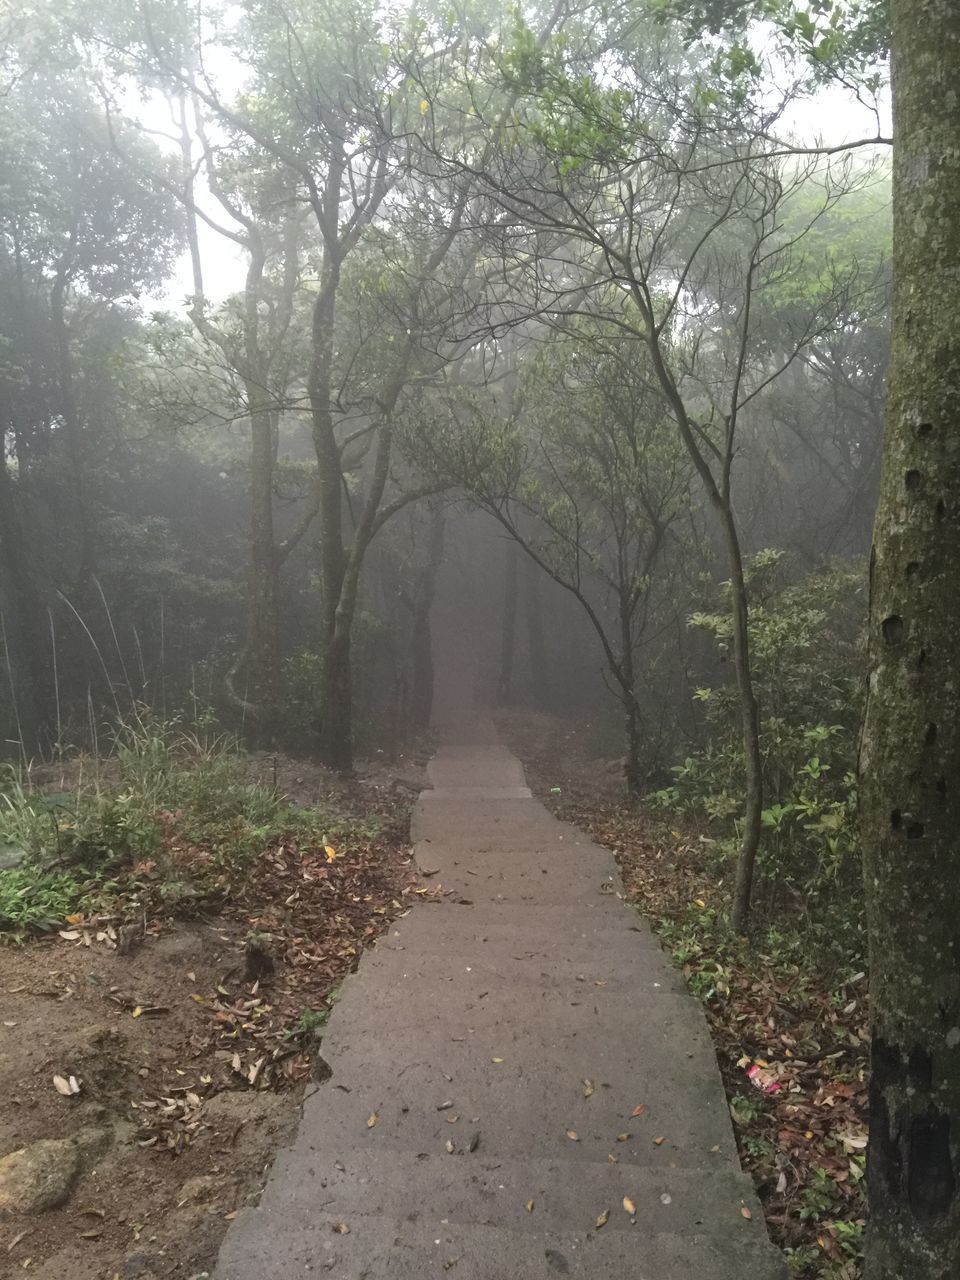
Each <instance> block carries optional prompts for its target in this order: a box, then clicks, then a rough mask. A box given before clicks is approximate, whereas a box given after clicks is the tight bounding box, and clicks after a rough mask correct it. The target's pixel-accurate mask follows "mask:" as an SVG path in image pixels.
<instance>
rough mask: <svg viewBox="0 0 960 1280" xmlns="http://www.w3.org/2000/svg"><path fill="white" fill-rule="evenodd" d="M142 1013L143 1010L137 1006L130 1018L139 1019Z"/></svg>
mask: <svg viewBox="0 0 960 1280" xmlns="http://www.w3.org/2000/svg"><path fill="white" fill-rule="evenodd" d="M142 1013H143V1010H142V1009H141V1008H140V1006H139V1005H137V1007H136V1008H135V1009H134V1011H133V1013H132V1014H131V1015H130V1016H131V1018H139V1017H140V1015H141V1014H142Z"/></svg>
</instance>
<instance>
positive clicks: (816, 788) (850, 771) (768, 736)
mask: <svg viewBox="0 0 960 1280" xmlns="http://www.w3.org/2000/svg"><path fill="white" fill-rule="evenodd" d="M784 569H785V566H784V561H783V558H782V556H780V554H779V553H776V552H770V551H767V552H763V553H761V554H760V555H758V556H756V557H754V559H753V562H752V564H751V566H750V571H749V589H750V593H751V598H752V608H751V616H750V639H751V644H752V650H753V655H754V672H755V679H756V687H757V693H758V698H759V703H760V709H761V739H762V745H763V771H764V789H765V795H766V808H765V809H764V812H763V826H764V840H763V845H762V851H761V855H760V867H761V871H762V874H763V876H764V877H765V879H766V881H767V882H768V884H769V885H775V886H776V893H777V895H778V896H780V897H781V898H782V895H783V894H784V893H789V892H793V893H796V894H798V895H802V899H803V901H804V902H805V903H806V904H807V907H808V908H812V906H813V902H812V900H813V899H815V898H817V897H818V896H819V895H824V896H825V897H829V893H830V891H831V890H832V889H833V888H835V887H836V885H837V884H838V883H839V882H845V881H849V880H851V879H852V878H853V877H855V876H856V874H857V852H858V847H857V834H856V783H855V777H854V771H855V757H856V743H857V732H858V726H859V718H860V709H861V705H862V681H861V676H860V663H861V640H860V631H861V623H862V618H863V613H864V610H865V595H866V590H865V582H864V577H863V575H862V573H861V572H860V571H859V570H858V569H856V568H850V567H846V566H837V567H835V568H832V569H829V570H825V571H823V572H820V573H817V574H812V575H810V576H808V577H806V578H804V579H802V580H801V581H800V582H799V583H796V584H792V585H785V584H784V581H783V578H784ZM690 623H691V626H693V627H695V628H697V629H699V630H700V631H703V632H705V633H706V634H707V635H709V636H710V637H711V638H712V640H713V643H714V647H715V651H716V654H717V657H718V658H719V660H720V662H719V664H718V669H717V674H718V675H719V673H720V670H721V669H722V666H724V665H726V664H727V662H728V660H729V657H730V644H731V623H730V617H729V614H728V613H726V612H700V613H696V614H694V615H693V616H692V617H691V619H690ZM695 696H696V699H697V701H698V703H699V705H700V706H701V707H702V709H703V714H704V722H705V723H704V730H705V744H704V746H703V747H702V748H701V749H700V750H697V751H696V752H693V753H691V754H690V755H688V756H687V758H686V759H685V760H683V761H682V763H680V764H678V765H676V766H675V767H674V768H673V770H672V772H673V778H674V780H673V783H672V785H670V786H668V787H665V788H662V789H661V790H660V791H658V792H656V793H655V796H654V797H653V798H654V800H655V802H656V803H657V804H659V805H661V806H663V807H667V808H674V809H677V810H679V811H681V812H685V813H691V814H693V813H699V814H704V815H706V817H707V818H708V820H709V821H710V823H711V824H712V825H714V826H715V827H717V828H718V829H719V831H720V837H719V840H718V843H717V846H716V849H717V853H718V856H720V857H723V856H725V855H726V854H727V853H728V852H732V850H733V848H734V847H735V844H736V827H737V820H738V817H739V814H740V812H741V808H742V795H743V785H744V770H743V755H742V748H741V743H740V725H739V711H738V706H737V695H736V690H735V688H734V686H733V683H732V680H722V679H717V680H714V681H713V682H711V683H710V684H708V685H705V686H704V687H702V688H700V689H698V690H697V691H696V695H695Z"/></svg>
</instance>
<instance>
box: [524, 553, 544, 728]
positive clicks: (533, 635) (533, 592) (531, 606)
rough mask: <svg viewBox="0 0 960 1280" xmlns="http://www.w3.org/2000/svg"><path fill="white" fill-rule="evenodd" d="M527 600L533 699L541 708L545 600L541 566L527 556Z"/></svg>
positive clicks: (542, 695) (537, 706) (525, 568)
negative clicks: (541, 581)
mask: <svg viewBox="0 0 960 1280" xmlns="http://www.w3.org/2000/svg"><path fill="white" fill-rule="evenodd" d="M524 570H525V574H524V577H525V581H524V584H523V594H524V603H525V605H526V613H527V657H528V659H529V664H530V666H529V670H530V700H531V702H532V704H533V706H534V707H535V709H536V710H537V711H545V710H546V708H547V690H548V682H547V651H546V646H545V644H544V639H543V602H542V600H541V598H540V569H539V568H538V567H537V565H535V564H534V562H533V561H532V560H531V559H530V557H529V556H524Z"/></svg>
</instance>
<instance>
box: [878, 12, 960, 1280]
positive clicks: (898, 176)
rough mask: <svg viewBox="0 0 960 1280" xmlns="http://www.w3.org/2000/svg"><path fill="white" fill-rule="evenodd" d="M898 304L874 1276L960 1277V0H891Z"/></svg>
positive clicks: (882, 796)
mask: <svg viewBox="0 0 960 1280" xmlns="http://www.w3.org/2000/svg"><path fill="white" fill-rule="evenodd" d="M892 9H893V34H894V41H893V66H894V98H895V104H896V129H895V143H894V281H895V286H894V309H893V346H892V353H891V355H892V359H891V368H890V394H889V404H888V409H887V425H886V437H885V443H884V461H883V475H882V480H881V491H880V506H879V510H878V513H877V521H876V526H875V530H874V552H873V559H872V566H871V606H870V686H869V693H868V700H867V712H866V721H865V724H864V730H863V737H862V745H861V756H860V776H861V795H862V799H861V813H862V831H863V846H864V863H865V873H866V890H867V911H868V917H867V918H868V929H869V939H870V966H871V978H870V986H871V990H870V1003H871V1024H872V1025H871V1035H872V1076H871V1085H870V1147H869V1158H868V1182H869V1196H870V1225H869V1228H868V1233H867V1260H866V1277H867V1280H948V1277H949V1280H955V1278H956V1277H957V1276H958V1275H960V1189H958V1185H957V1183H958V1178H960V929H958V926H957V899H958V895H960V95H958V92H957V86H958V85H960V7H958V6H957V4H956V0H926V3H923V4H921V3H918V2H917V0H893V5H892Z"/></svg>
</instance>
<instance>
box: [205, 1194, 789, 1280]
mask: <svg viewBox="0 0 960 1280" xmlns="http://www.w3.org/2000/svg"><path fill="white" fill-rule="evenodd" d="M338 1226H339V1227H340V1230H338V1229H337V1228H338ZM343 1226H345V1227H347V1228H348V1230H347V1232H346V1233H345V1234H341V1231H342V1228H343ZM295 1276H325V1277H330V1278H331V1280H451V1277H456V1280H558V1277H562V1276H573V1277H577V1280H786V1277H787V1272H786V1267H785V1265H784V1262H783V1259H782V1256H781V1255H779V1254H778V1253H777V1252H776V1251H775V1250H774V1249H773V1248H772V1247H771V1246H770V1245H769V1244H768V1243H766V1242H764V1241H762V1240H760V1239H759V1238H757V1240H756V1241H755V1242H754V1241H751V1240H745V1239H742V1238H741V1239H738V1238H736V1236H735V1235H733V1234H731V1236H730V1237H720V1236H701V1235H694V1234H691V1235H685V1236H680V1235H676V1234H673V1233H665V1234H662V1235H657V1236H652V1237H650V1236H642V1235H641V1234H640V1233H639V1231H635V1232H628V1231H608V1230H607V1228H603V1229H601V1230H593V1231H588V1232H585V1233H578V1232H576V1231H573V1230H566V1231H562V1232H549V1233H548V1232H544V1233H542V1234H541V1233H537V1232H535V1231H526V1232H519V1231H509V1230H505V1229H504V1228H495V1227H482V1226H480V1227H478V1226H453V1225H451V1224H450V1223H444V1222H443V1221H442V1220H441V1219H440V1218H439V1217H438V1216H434V1215H432V1214H431V1213H430V1211H429V1207H428V1206H424V1211H423V1213H422V1214H421V1215H420V1217H418V1218H417V1220H416V1221H414V1222H408V1221H406V1220H404V1219H397V1218H377V1217H362V1218H359V1219H356V1218H355V1219H354V1221H353V1222H352V1223H348V1222H344V1223H342V1224H341V1223H340V1222H339V1220H336V1219H331V1218H328V1217H326V1216H325V1215H317V1216H315V1217H313V1218H310V1219H304V1218H302V1217H300V1216H294V1215H288V1214H286V1213H285V1212H284V1210H283V1209H282V1207H279V1206H278V1208H277V1209H276V1210H272V1209H271V1210H267V1209H246V1210H243V1211H242V1212H241V1214H240V1217H239V1219H238V1221H237V1222H236V1223H234V1225H233V1227H232V1229H231V1231H230V1232H229V1234H228V1235H227V1238H226V1242H225V1244H224V1248H223V1250H222V1252H221V1255H220V1263H219V1265H218V1267H217V1270H216V1273H215V1280H292V1277H295Z"/></svg>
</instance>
